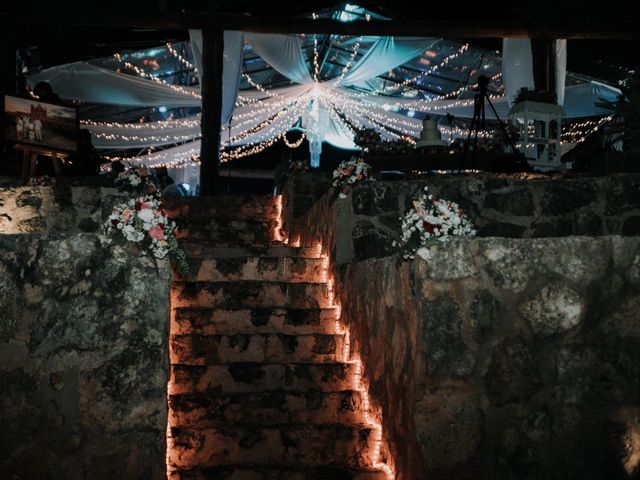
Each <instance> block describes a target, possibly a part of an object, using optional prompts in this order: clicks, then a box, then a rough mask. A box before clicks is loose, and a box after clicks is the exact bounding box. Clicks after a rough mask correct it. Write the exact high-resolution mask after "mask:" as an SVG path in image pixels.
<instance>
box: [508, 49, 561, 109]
mask: <svg viewBox="0 0 640 480" xmlns="http://www.w3.org/2000/svg"><path fill="white" fill-rule="evenodd" d="M555 70H556V95H557V97H558V105H564V95H565V83H566V79H567V41H566V40H556V67H555ZM502 82H503V84H504V91H505V95H506V97H507V100H508V102H509V105H512V104H513V99H514V98H515V96H516V95H517V93H518V90H520V89H521V88H522V87H526V88H528V89H530V90H533V89H534V82H533V54H532V53H531V40H530V39H528V38H504V39H503V40H502Z"/></svg>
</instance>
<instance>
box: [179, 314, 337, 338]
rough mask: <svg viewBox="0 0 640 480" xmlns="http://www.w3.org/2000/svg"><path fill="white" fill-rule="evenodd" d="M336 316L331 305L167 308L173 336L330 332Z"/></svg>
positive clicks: (333, 326)
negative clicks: (309, 306)
mask: <svg viewBox="0 0 640 480" xmlns="http://www.w3.org/2000/svg"><path fill="white" fill-rule="evenodd" d="M338 315H339V311H338V309H335V308H326V309H319V308H315V309H314V308H309V309H298V308H252V309H243V310H225V309H212V308H174V309H173V310H172V311H171V332H172V333H173V334H175V335H191V334H200V335H215V334H218V335H225V334H227V335H229V334H236V333H278V332H279V333H284V334H288V335H291V334H305V333H326V334H331V333H336V331H337V325H336V321H337V317H338Z"/></svg>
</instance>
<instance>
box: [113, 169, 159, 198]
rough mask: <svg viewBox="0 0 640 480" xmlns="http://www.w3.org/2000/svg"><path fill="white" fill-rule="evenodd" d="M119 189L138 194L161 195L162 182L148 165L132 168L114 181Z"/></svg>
mask: <svg viewBox="0 0 640 480" xmlns="http://www.w3.org/2000/svg"><path fill="white" fill-rule="evenodd" d="M114 183H115V185H116V187H118V189H119V190H122V191H125V192H129V193H133V194H137V195H159V194H160V187H159V185H160V182H159V181H158V179H157V178H156V176H155V174H154V173H153V172H152V171H151V170H149V169H148V168H147V167H137V168H130V169H129V170H127V171H125V172H122V173H120V174H119V175H118V177H117V178H116V179H115V181H114Z"/></svg>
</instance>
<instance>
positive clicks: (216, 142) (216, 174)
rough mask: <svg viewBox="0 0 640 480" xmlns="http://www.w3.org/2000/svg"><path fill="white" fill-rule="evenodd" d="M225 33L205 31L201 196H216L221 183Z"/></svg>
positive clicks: (202, 74) (201, 80)
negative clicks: (221, 120)
mask: <svg viewBox="0 0 640 480" xmlns="http://www.w3.org/2000/svg"><path fill="white" fill-rule="evenodd" d="M223 55H224V31H223V30H221V29H219V28H205V29H203V30H202V70H203V71H202V72H201V77H200V89H201V93H202V120H201V124H200V128H201V131H202V143H201V148H200V194H201V195H216V194H217V193H218V190H219V183H220V181H219V180H220V128H221V124H220V116H221V114H222V59H223Z"/></svg>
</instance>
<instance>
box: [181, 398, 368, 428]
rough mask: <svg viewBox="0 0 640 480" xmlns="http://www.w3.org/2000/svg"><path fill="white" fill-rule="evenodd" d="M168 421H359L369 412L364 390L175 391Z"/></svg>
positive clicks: (204, 423) (210, 423) (198, 423)
mask: <svg viewBox="0 0 640 480" xmlns="http://www.w3.org/2000/svg"><path fill="white" fill-rule="evenodd" d="M169 407H170V408H169V425H170V426H172V427H176V426H180V427H190V428H194V429H198V428H209V427H215V426H216V425H218V424H221V423H224V422H227V423H230V424H237V425H242V424H244V425H261V426H266V425H274V424H282V423H344V424H358V423H361V422H362V419H363V418H364V416H365V414H366V410H365V409H366V401H365V398H364V396H363V394H362V393H361V392H357V391H354V390H346V391H342V392H321V391H317V390H315V391H312V390H311V391H306V392H283V391H275V392H258V393H239V394H232V395H203V394H195V395H174V396H171V397H170V398H169Z"/></svg>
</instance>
